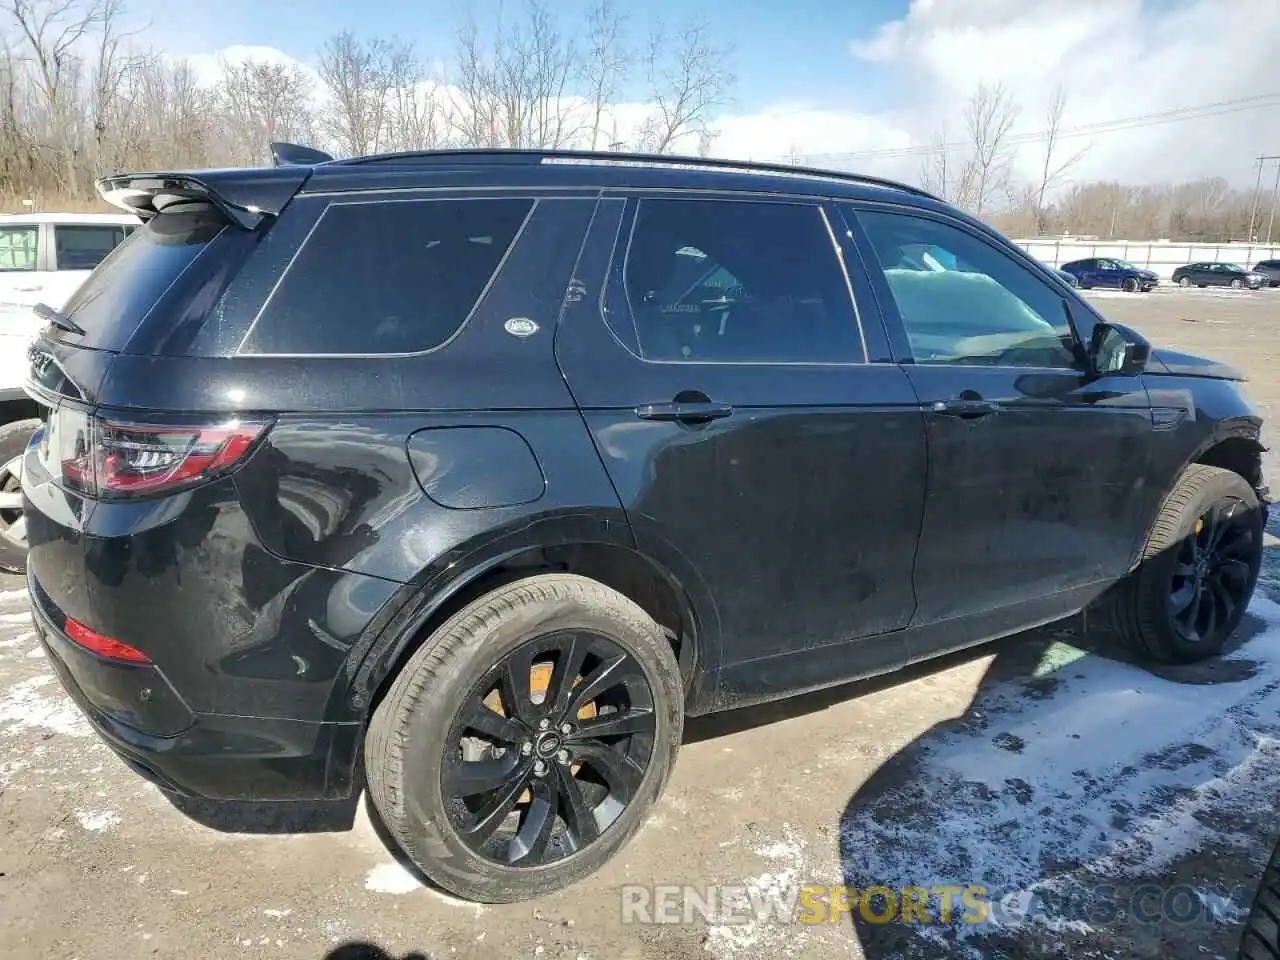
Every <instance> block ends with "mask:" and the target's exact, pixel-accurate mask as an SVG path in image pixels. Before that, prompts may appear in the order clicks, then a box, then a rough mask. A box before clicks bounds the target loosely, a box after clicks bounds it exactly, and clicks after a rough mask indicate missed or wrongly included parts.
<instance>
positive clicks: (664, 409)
mask: <svg viewBox="0 0 1280 960" xmlns="http://www.w3.org/2000/svg"><path fill="white" fill-rule="evenodd" d="M732 413H733V407H731V406H729V404H727V403H716V402H714V401H712V400H694V401H680V400H676V401H673V402H671V403H646V404H644V405H643V406H639V407H636V416H637V417H639V418H640V419H641V420H662V421H674V422H677V423H708V422H710V421H711V420H720V419H723V418H724V417H727V416H729V415H730V414H732Z"/></svg>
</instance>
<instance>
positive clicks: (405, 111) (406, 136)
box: [386, 43, 450, 150]
mask: <svg viewBox="0 0 1280 960" xmlns="http://www.w3.org/2000/svg"><path fill="white" fill-rule="evenodd" d="M388 67H389V71H390V76H389V81H390V94H389V98H388V103H387V131H386V146H387V148H388V149H391V150H434V149H436V148H437V147H440V146H443V145H444V144H445V143H446V142H447V139H448V130H449V126H450V122H449V116H450V115H449V106H450V105H449V102H448V100H447V99H446V98H445V97H444V96H442V95H441V94H440V84H438V83H436V81H435V80H434V79H432V78H430V77H428V76H427V73H426V70H425V69H424V68H423V66H422V63H421V61H420V60H419V59H418V57H417V56H416V55H415V54H414V52H413V47H412V46H410V45H409V44H407V43H405V44H399V45H397V46H396V47H395V48H394V50H393V51H392V54H391V58H390V61H389V63H388Z"/></svg>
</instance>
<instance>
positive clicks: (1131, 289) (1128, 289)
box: [1120, 277, 1139, 293]
mask: <svg viewBox="0 0 1280 960" xmlns="http://www.w3.org/2000/svg"><path fill="white" fill-rule="evenodd" d="M1120 286H1121V288H1122V289H1123V290H1124V292H1125V293H1137V292H1138V290H1139V286H1138V281H1137V280H1136V279H1135V278H1134V277H1125V278H1124V283H1122V284H1121V285H1120Z"/></svg>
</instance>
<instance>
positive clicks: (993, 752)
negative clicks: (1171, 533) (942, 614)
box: [836, 515, 1280, 960]
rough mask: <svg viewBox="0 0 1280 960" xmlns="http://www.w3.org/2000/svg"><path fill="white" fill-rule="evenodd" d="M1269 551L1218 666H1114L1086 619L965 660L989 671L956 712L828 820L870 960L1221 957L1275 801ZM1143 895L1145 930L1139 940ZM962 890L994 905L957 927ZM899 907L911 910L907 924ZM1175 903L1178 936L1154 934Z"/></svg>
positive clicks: (1166, 929)
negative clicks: (1180, 915)
mask: <svg viewBox="0 0 1280 960" xmlns="http://www.w3.org/2000/svg"><path fill="white" fill-rule="evenodd" d="M1277 525H1280V518H1278V517H1276V516H1275V515H1273V516H1272V517H1271V522H1270V523H1269V524H1268V532H1271V533H1273V537H1274V533H1277V532H1280V531H1274V528H1275V527H1276V526H1277ZM1266 543H1267V545H1266V547H1265V549H1264V563H1263V571H1262V577H1261V578H1260V581H1259V586H1258V589H1257V592H1256V594H1255V596H1256V597H1257V598H1259V599H1258V600H1257V601H1255V604H1254V606H1253V607H1252V608H1251V610H1250V612H1248V613H1246V615H1245V617H1244V619H1243V621H1242V622H1241V624H1240V627H1239V628H1238V629H1237V630H1236V632H1235V633H1234V634H1233V637H1232V639H1231V641H1230V642H1229V644H1228V647H1227V650H1226V651H1225V652H1224V655H1223V656H1222V657H1221V658H1213V659H1211V660H1209V661H1207V662H1204V663H1200V664H1190V665H1183V666H1163V665H1152V664H1150V663H1143V662H1140V661H1139V660H1138V659H1137V658H1135V657H1130V656H1117V651H1118V650H1120V649H1123V647H1122V646H1121V645H1120V644H1118V643H1116V642H1115V638H1113V637H1111V636H1110V635H1109V632H1108V630H1107V628H1106V627H1105V626H1104V625H1103V624H1100V623H1098V622H1097V620H1096V619H1093V620H1091V619H1089V618H1088V617H1086V616H1083V615H1082V616H1079V617H1076V618H1073V619H1072V620H1070V621H1064V622H1063V623H1060V624H1056V625H1054V626H1052V627H1049V628H1042V629H1040V630H1034V631H1030V632H1028V633H1024V634H1020V635H1018V636H1016V637H1011V638H1007V639H1005V640H1002V641H998V642H997V643H995V644H989V645H986V646H984V647H982V648H980V651H981V652H982V653H983V654H984V655H990V654H991V653H993V652H994V653H995V657H994V659H993V660H992V662H991V664H990V665H989V667H988V669H987V670H986V672H985V674H984V676H983V678H982V679H981V681H980V682H979V684H978V686H977V688H976V690H975V692H974V694H973V696H972V698H971V700H970V702H969V704H968V706H967V708H966V709H965V710H964V712H963V713H962V714H961V715H960V716H957V717H955V718H953V719H949V720H946V721H944V722H941V723H938V724H935V725H934V726H933V727H931V728H930V729H929V730H927V731H925V732H924V733H923V734H921V735H920V736H919V737H917V738H916V739H915V740H914V741H912V742H911V743H910V744H908V745H907V746H906V747H904V748H903V749H902V750H900V751H899V752H898V753H897V754H895V755H894V756H893V757H891V758H889V759H888V760H887V761H885V762H884V763H883V764H882V765H881V766H880V767H879V768H878V769H877V770H876V771H875V773H874V774H873V775H872V776H871V777H870V778H869V779H868V780H867V781H866V782H865V783H864V784H863V785H862V786H861V787H860V788H859V789H858V790H857V792H856V793H855V794H854V796H853V797H852V798H851V799H850V800H849V802H848V804H847V805H846V807H845V809H844V811H843V814H842V816H841V819H840V823H839V827H838V829H837V831H836V835H837V837H838V841H837V855H838V857H839V862H840V865H841V873H842V877H843V882H844V884H845V885H846V887H847V888H851V889H850V890H849V892H848V896H849V898H850V900H851V901H852V902H853V909H852V910H851V911H850V912H849V914H848V919H847V920H845V921H844V922H846V923H848V924H849V925H850V926H851V928H852V933H853V935H854V936H855V937H856V938H857V941H858V944H859V946H860V947H861V950H862V953H863V955H865V956H866V957H867V958H868V960H882V958H883V960H889V958H894V960H897V958H928V960H932V958H942V957H950V956H956V955H958V954H963V955H975V956H1008V957H1012V956H1025V955H1047V956H1086V955H1087V956H1121V955H1123V956H1134V957H1138V956H1143V957H1146V956H1151V957H1181V956H1197V955H1201V954H1203V953H1204V951H1205V950H1208V952H1209V953H1210V954H1215V953H1216V954H1219V955H1223V956H1225V955H1228V954H1230V953H1231V951H1232V950H1234V940H1235V939H1236V937H1237V933H1236V927H1237V926H1238V923H1239V921H1240V919H1241V918H1242V916H1243V914H1242V912H1241V911H1242V910H1243V911H1247V909H1248V901H1249V899H1250V898H1251V896H1252V890H1253V886H1254V885H1256V882H1257V876H1255V875H1254V873H1255V871H1254V870H1253V867H1254V866H1256V864H1253V862H1252V859H1251V857H1252V854H1250V853H1248V846H1249V844H1250V843H1252V842H1254V841H1257V840H1258V839H1259V838H1262V839H1267V838H1269V840H1270V843H1273V842H1274V840H1275V834H1276V827H1275V825H1274V817H1273V816H1270V815H1265V814H1264V811H1265V810H1267V809H1271V808H1272V805H1273V804H1274V801H1275V797H1276V796H1280V790H1278V789H1277V788H1276V781H1277V776H1276V771H1277V769H1280V766H1277V765H1276V761H1275V760H1274V759H1269V757H1270V754H1271V753H1274V752H1275V751H1270V752H1268V750H1266V749H1264V747H1265V746H1266V744H1265V743H1264V742H1263V741H1266V740H1268V739H1270V738H1274V737H1276V736H1278V735H1280V718H1278V717H1276V716H1274V715H1273V714H1274V713H1275V710H1274V705H1275V699H1274V694H1275V691H1276V690H1277V689H1280V608H1278V607H1276V606H1275V603H1280V589H1278V588H1280V541H1277V540H1276V539H1273V538H1269V539H1268V541H1266ZM1264 614H1265V619H1264ZM1263 633H1266V634H1267V639H1266V640H1265V641H1264V642H1263V645H1262V646H1261V647H1259V648H1257V649H1258V652H1257V653H1252V652H1251V648H1250V647H1249V642H1250V641H1251V640H1254V639H1256V638H1259V637H1260V636H1261V635H1262V634H1263ZM1255 658H1256V659H1255ZM905 679H907V678H906V677H903V676H902V675H897V676H895V678H894V680H895V682H899V681H901V680H905ZM1255 706H1256V707H1257V708H1258V709H1257V710H1256V711H1255V710H1254V707H1255ZM1269 765H1270V766H1269ZM1237 793H1238V794H1240V795H1242V796H1243V797H1244V799H1243V800H1241V801H1239V802H1238V803H1237V802H1233V801H1232V797H1233V795H1234V794H1237ZM1268 797H1270V799H1269V800H1268V799H1267V798H1268ZM1251 804H1252V806H1251ZM1220 807H1223V808H1224V809H1226V810H1227V811H1229V812H1228V813H1226V814H1224V813H1223V812H1222V810H1221V809H1219V808H1220ZM1197 836H1198V837H1199V839H1196V837H1197ZM1205 838H1207V840H1206V839H1205ZM1223 838H1225V839H1223ZM1219 840H1221V844H1222V845H1221V846H1218V844H1219ZM1242 840H1246V841H1248V843H1244V844H1242V843H1241V841H1242ZM1264 846H1265V849H1266V850H1267V851H1269V850H1270V845H1269V843H1268V844H1265V845H1264ZM1262 856H1263V857H1264V859H1265V854H1263V855H1262ZM1256 873H1257V874H1259V875H1260V869H1259V870H1258V871H1256ZM1144 884H1145V885H1150V886H1147V887H1145V889H1149V890H1154V889H1158V890H1159V891H1160V893H1159V895H1157V897H1156V900H1155V901H1154V904H1155V910H1156V911H1157V913H1159V914H1160V916H1161V918H1162V919H1160V920H1159V921H1158V922H1148V923H1135V922H1134V917H1135V911H1134V909H1133V908H1134V904H1135V903H1136V902H1137V901H1135V899H1134V896H1135V893H1137V892H1140V891H1142V890H1143V889H1144V886H1143V885H1144ZM967 887H976V888H979V890H980V892H979V890H974V891H973V893H974V895H975V898H976V899H980V900H985V901H987V902H990V903H991V904H992V905H991V906H990V907H989V908H987V909H986V910H985V911H980V910H977V909H968V908H967V907H966V905H965V904H966V901H964V899H963V896H964V894H963V891H964V890H965V888H967ZM868 888H877V889H876V890H875V893H874V895H873V896H871V897H870V898H868V897H867V896H866V891H867V890H868ZM906 888H914V889H913V890H912V891H911V892H910V893H907V895H906V896H907V897H909V898H911V899H912V900H913V901H920V902H921V903H922V907H921V909H920V910H916V911H914V912H907V922H903V921H904V905H905V898H904V891H905V889H906ZM939 888H941V889H939ZM1178 890H1182V891H1184V892H1185V895H1186V897H1185V899H1184V900H1183V901H1179V903H1181V904H1183V905H1184V906H1183V907H1182V908H1181V909H1184V912H1186V913H1187V914H1188V915H1189V916H1190V914H1194V917H1191V918H1190V919H1188V920H1187V921H1186V922H1185V923H1184V922H1181V921H1179V920H1177V919H1174V920H1173V921H1170V919H1169V914H1170V904H1171V903H1172V902H1173V901H1171V900H1169V899H1167V897H1168V896H1174V895H1176V891H1178ZM854 891H863V897H862V898H861V900H860V899H859V898H858V896H857V894H856V893H855V892H854ZM944 898H945V899H946V900H947V901H949V903H950V904H951V907H952V909H951V910H949V911H945V912H944V911H943V909H942V901H943V899H944ZM1162 898H1166V899H1162ZM1197 898H1198V899H1197ZM864 903H865V905H866V909H865V910H864V909H863V904H864ZM1151 903H1152V901H1150V900H1148V901H1147V904H1148V906H1150V904H1151ZM1185 904H1191V906H1190V907H1186V906H1185ZM1162 910H1163V912H1161V911H1162ZM1148 912H1150V911H1148ZM945 913H950V916H949V917H947V916H945V915H944V914H945ZM944 920H945V921H949V922H943V921H944ZM1197 924H1199V925H1198V926H1197ZM1206 925H1207V926H1206ZM1205 944H1208V946H1205ZM1099 947H1101V952H1096V951H1098V949H1099Z"/></svg>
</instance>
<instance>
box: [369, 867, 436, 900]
mask: <svg viewBox="0 0 1280 960" xmlns="http://www.w3.org/2000/svg"><path fill="white" fill-rule="evenodd" d="M364 888H365V889H366V890H372V891H374V892H375V893H394V894H397V895H398V894H404V893H413V891H414V890H421V889H422V881H421V880H419V879H418V878H417V877H415V876H414V875H413V874H412V873H410V872H409V871H408V870H406V869H405V868H404V867H402V866H401V865H400V864H398V863H380V864H378V865H377V866H376V867H374V868H373V869H372V870H370V871H369V875H368V876H367V877H365V880H364Z"/></svg>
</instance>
